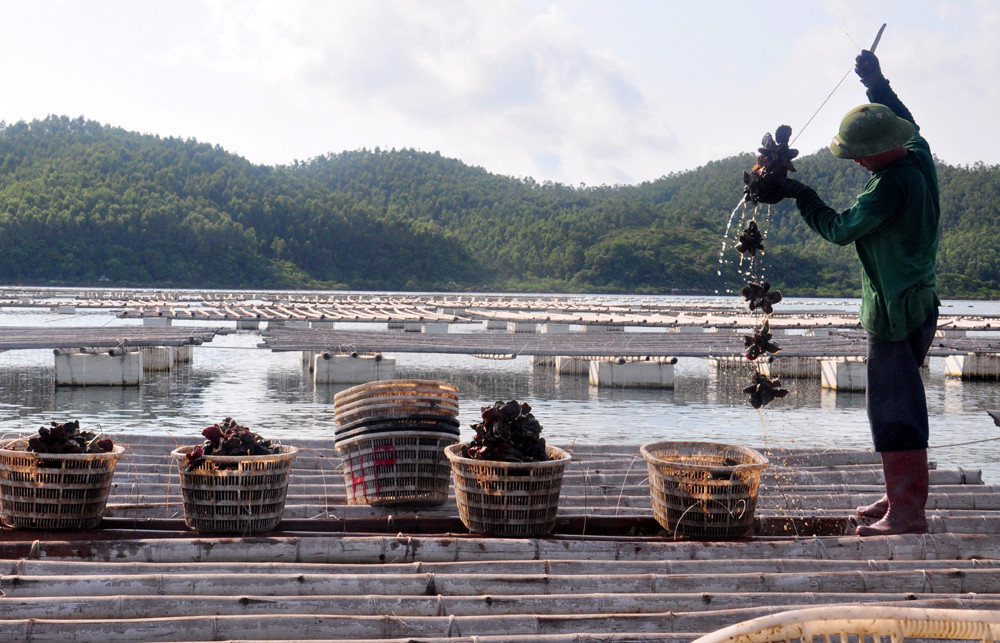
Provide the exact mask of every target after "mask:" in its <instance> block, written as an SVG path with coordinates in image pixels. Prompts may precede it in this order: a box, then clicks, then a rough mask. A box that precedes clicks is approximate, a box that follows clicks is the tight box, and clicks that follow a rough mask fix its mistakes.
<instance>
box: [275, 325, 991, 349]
mask: <svg viewBox="0 0 1000 643" xmlns="http://www.w3.org/2000/svg"><path fill="white" fill-rule="evenodd" d="M744 335H745V333H741V332H736V331H733V330H729V331H719V332H716V333H698V334H689V333H666V332H648V333H561V334H555V333H441V334H428V333H388V332H380V331H352V330H326V329H312V328H285V327H280V326H279V327H275V328H267V329H265V330H264V331H262V333H261V336H262V338H263V342H262V343H261V344H260V345H259V346H260V347H261V348H268V349H271V350H273V351H302V350H314V351H324V350H325V351H330V352H331V353H341V354H347V353H361V352H375V353H450V354H466V355H470V354H471V355H504V356H516V355H550V356H569V357H574V356H583V357H596V356H605V357H739V356H742V355H743V353H744V352H745V346H744V342H743V337H744ZM775 342H776V343H778V344H779V345H780V347H781V351H780V353H779V354H778V355H779V356H780V357H864V356H865V355H866V354H867V339H866V336H865V334H864V333H863V332H861V331H838V332H835V333H830V334H829V335H823V336H818V337H812V336H805V335H782V336H779V337H776V338H775ZM972 352H975V353H1000V340H998V339H988V338H976V337H958V338H936V339H935V340H934V343H933V345H932V346H931V349H930V351H929V354H930V355H931V356H935V357H942V356H946V355H966V354H968V353H972Z"/></svg>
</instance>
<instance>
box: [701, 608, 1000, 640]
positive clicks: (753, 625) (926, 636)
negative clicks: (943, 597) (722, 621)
mask: <svg viewBox="0 0 1000 643" xmlns="http://www.w3.org/2000/svg"><path fill="white" fill-rule="evenodd" d="M834 637H836V638H837V639H839V640H840V641H841V642H842V643H846V642H847V641H848V640H850V641H855V640H857V641H885V640H890V641H892V642H893V643H897V642H898V643H901V642H902V641H903V640H904V639H906V640H915V641H916V640H919V641H927V640H931V641H944V640H950V641H969V642H970V643H971V642H973V641H974V642H975V643H985V642H987V641H996V640H998V639H1000V613H998V612H997V611H996V610H985V609H979V610H977V609H975V608H971V607H970V608H966V609H939V608H928V607H895V606H880V605H855V604H850V605H838V604H833V605H825V606H823V607H807V608H802V609H795V610H788V611H785V612H778V613H776V614H768V615H767V616H761V617H759V618H755V619H751V620H749V621H743V622H742V623H736V624H735V625H730V626H729V627H725V628H723V629H721V630H716V631H715V632H712V633H710V634H706V635H705V636H702V637H701V638H698V639H695V641H694V642H693V643H773V642H776V641H785V642H787V643H792V642H800V641H813V640H815V639H817V638H818V639H819V640H822V641H832V640H834Z"/></svg>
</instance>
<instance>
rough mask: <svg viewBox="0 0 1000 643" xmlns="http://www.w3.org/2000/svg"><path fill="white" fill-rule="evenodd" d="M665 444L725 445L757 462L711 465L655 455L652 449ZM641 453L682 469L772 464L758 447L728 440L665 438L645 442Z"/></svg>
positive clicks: (651, 460)
mask: <svg viewBox="0 0 1000 643" xmlns="http://www.w3.org/2000/svg"><path fill="white" fill-rule="evenodd" d="M664 445H671V446H675V447H676V446H684V447H695V448H697V447H704V446H711V447H725V448H727V449H733V450H736V451H741V452H743V454H744V455H747V456H749V457H750V458H753V459H755V460H757V461H756V462H743V463H740V464H734V465H730V466H726V465H709V464H691V463H688V462H676V461H674V460H666V459H664V458H660V457H657V456H655V455H653V453H652V451H654V450H656V449H657V448H658V447H662V446H664ZM639 453H640V454H642V457H643V459H645V460H646V462H649V463H651V464H655V465H661V466H668V467H673V468H675V469H681V470H686V471H718V472H723V473H725V472H733V471H736V470H737V469H751V470H754V469H764V468H766V467H767V466H768V465H769V464H770V460H768V459H767V457H765V456H764V455H763V454H761V453H760V452H759V451H757V450H756V449H753V448H751V447H748V446H744V445H742V444H729V443H726V442H706V441H700V440H663V441H660V442H650V443H648V444H643V445H641V446H640V447H639Z"/></svg>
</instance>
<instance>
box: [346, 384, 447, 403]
mask: <svg viewBox="0 0 1000 643" xmlns="http://www.w3.org/2000/svg"><path fill="white" fill-rule="evenodd" d="M393 386H397V387H401V388H410V389H414V388H420V387H425V388H427V389H429V390H433V389H436V390H440V391H445V392H446V394H456V395H457V394H458V387H457V386H455V385H454V384H452V383H451V382H445V381H442V380H422V379H388V380H376V381H374V382H365V383H363V384H357V385H355V386H352V387H350V388H347V389H344V390H343V391H339V392H338V393H335V394H334V396H333V400H334V402H335V403H336V402H338V401H340V400H344V399H347V398H351V397H353V396H354V395H357V394H358V393H364V392H368V391H372V390H377V389H380V388H389V387H393Z"/></svg>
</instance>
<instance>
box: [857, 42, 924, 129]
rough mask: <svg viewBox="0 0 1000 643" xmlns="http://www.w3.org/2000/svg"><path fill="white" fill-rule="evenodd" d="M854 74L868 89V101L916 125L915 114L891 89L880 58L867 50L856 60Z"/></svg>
mask: <svg viewBox="0 0 1000 643" xmlns="http://www.w3.org/2000/svg"><path fill="white" fill-rule="evenodd" d="M854 72H855V73H856V74H857V75H858V76H859V77H860V78H861V83H862V84H863V85H864V86H865V87H866V88H868V91H867V94H868V100H870V101H871V102H873V103H881V104H882V105H885V106H886V107H888V108H889V109H891V110H892V111H893V113H894V114H895V115H896V116H898V117H900V118H902V119H905V120H908V121H910V122H911V123H913V124H914V125H916V124H917V121H915V120H913V114H911V113H910V110H908V109H907V108H906V105H904V104H903V102H902V101H901V100H899V96H896V92H894V91H892V87H889V81H888V80H886V78H885V76H883V75H882V68H881V65H879V62H878V58H877V57H876V56H875V54H873V53H872V52H870V51H868V50H867V49H865V50H864V51H862V52H861V53H860V54H859V55H858V57H857V58H855V59H854Z"/></svg>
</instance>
